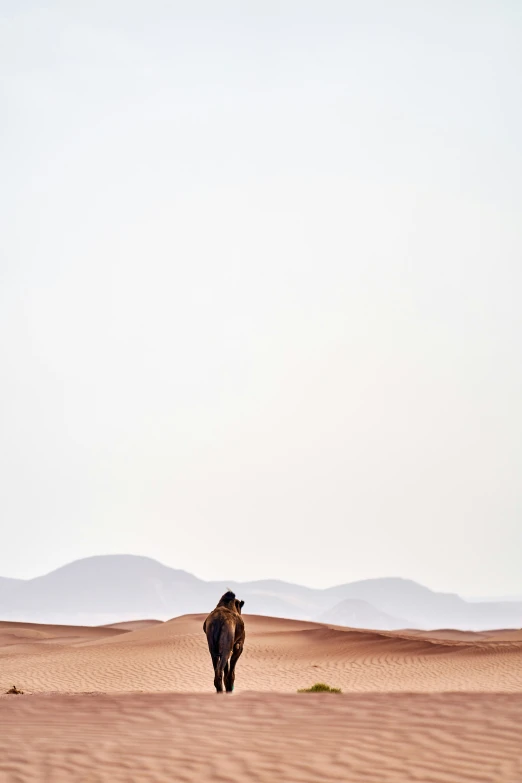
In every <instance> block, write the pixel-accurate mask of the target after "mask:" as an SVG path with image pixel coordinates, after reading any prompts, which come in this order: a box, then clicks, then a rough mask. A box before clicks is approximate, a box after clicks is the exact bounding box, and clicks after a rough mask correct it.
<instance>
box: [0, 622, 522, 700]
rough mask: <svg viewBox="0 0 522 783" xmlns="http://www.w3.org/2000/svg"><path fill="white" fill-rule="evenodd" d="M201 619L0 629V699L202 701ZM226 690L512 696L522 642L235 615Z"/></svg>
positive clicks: (492, 635) (520, 677)
mask: <svg viewBox="0 0 522 783" xmlns="http://www.w3.org/2000/svg"><path fill="white" fill-rule="evenodd" d="M203 620H204V615H185V616H182V617H178V618H174V619H173V620H170V621H168V622H164V623H163V622H156V621H137V622H135V623H121V624H115V625H113V626H108V627H107V626H101V627H97V628H88V627H74V626H43V625H42V626H37V625H34V624H29V623H1V624H0V690H1V692H5V690H7V688H8V687H10V686H11V685H13V684H15V685H17V686H18V687H19V688H22V689H23V690H24V691H26V692H31V693H38V692H46V691H47V692H48V691H53V692H57V691H61V692H90V691H104V692H127V691H141V692H143V691H147V692H155V691H166V692H207V693H208V692H212V667H211V662H210V657H209V654H208V649H207V644H206V639H205V636H204V634H203V630H202V625H203ZM245 622H246V632H247V641H246V645H245V652H244V654H243V656H242V657H241V659H240V661H239V663H238V667H237V679H236V690H237V691H238V692H242V691H246V690H255V691H270V692H287V693H288V692H295V691H296V690H297V689H298V688H302V687H306V686H308V685H311V684H312V683H314V682H317V681H320V680H322V681H325V682H328V683H329V684H330V685H333V686H335V687H341V688H342V689H343V691H345V692H369V691H372V692H373V691H409V692H429V691H494V692H500V691H502V692H510V691H511V692H517V691H521V690H522V634H521V633H520V632H518V631H509V632H508V631H492V632H487V633H481V634H471V633H465V634H463V633H462V632H456V631H448V630H443V631H440V632H438V631H433V632H418V631H379V632H377V631H370V630H355V629H349V628H344V627H338V626H330V625H324V624H320V623H314V622H305V621H297V620H284V619H278V618H269V617H258V616H253V615H250V616H249V615H246V616H245Z"/></svg>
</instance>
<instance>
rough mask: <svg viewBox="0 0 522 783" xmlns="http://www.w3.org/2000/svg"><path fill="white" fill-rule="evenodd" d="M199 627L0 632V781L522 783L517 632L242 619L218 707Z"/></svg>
mask: <svg viewBox="0 0 522 783" xmlns="http://www.w3.org/2000/svg"><path fill="white" fill-rule="evenodd" d="M203 619H204V616H203V615H187V616H184V617H179V618H176V619H174V620H171V621H169V622H166V623H161V622H156V621H154V620H143V621H137V622H125V623H116V624H114V625H111V626H105V627H99V628H91V627H75V626H46V625H34V624H29V623H7V622H6V623H0V693H5V691H7V689H8V688H10V687H11V686H12V685H16V686H17V687H18V688H21V689H22V690H23V691H24V695H23V696H7V695H6V696H1V697H0V779H1V780H2V781H4V780H5V781H7V782H8V783H15V781H16V782H20V781H39V780H46V781H47V780H48V781H55V780H56V781H124V780H125V781H133V780H136V781H167V780H179V781H191V782H195V781H206V780H216V781H236V780H237V781H239V780H241V781H254V782H255V781H274V780H277V781H293V782H295V783H298V781H302V782H303V783H305V782H306V783H308V781H310V783H312V782H313V783H319V781H334V780H335V781H356V782H358V781H365V782H366V783H378V781H386V782H389V781H393V782H394V783H402V782H403V781H410V780H411V781H423V782H426V783H428V781H429V782H432V783H439V782H440V783H443V782H445V783H449V782H450V781H451V782H452V783H453V782H454V781H466V783H480V782H481V781H484V783H486V782H489V781H491V783H493V782H494V783H501V782H503V781H512V782H513V783H515V781H516V782H517V783H520V781H522V631H513V630H511V631H502V630H500V631H489V632H482V633H477V634H474V633H470V632H465V633H464V632H460V631H452V630H441V631H432V632H424V631H423V632H419V631H403V632H401V631H399V632H376V631H362V630H351V629H347V628H341V627H335V626H328V625H321V624H318V623H312V622H299V621H295V620H281V619H274V618H267V617H256V616H248V615H246V616H245V622H246V629H247V640H246V645H245V652H244V654H243V656H242V658H241V659H240V661H239V663H238V666H237V678H236V691H235V692H234V694H232V695H222V696H217V695H216V694H215V693H213V685H212V680H213V673H212V667H211V662H210V657H209V654H208V650H207V646H206V639H205V636H204V634H203V631H202V623H203ZM318 681H322V682H327V683H328V684H330V685H332V686H334V687H340V688H342V690H343V693H342V694H341V695H333V694H297V693H296V690H297V689H298V688H303V687H307V686H310V685H312V684H313V683H314V682H318Z"/></svg>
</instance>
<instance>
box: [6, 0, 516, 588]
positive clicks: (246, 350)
mask: <svg viewBox="0 0 522 783" xmlns="http://www.w3.org/2000/svg"><path fill="white" fill-rule="evenodd" d="M0 9H1V14H0V16H1V22H0V79H1V89H2V93H1V94H2V100H1V116H0V133H1V153H0V154H1V158H0V169H1V176H0V179H1V184H0V191H1V195H0V220H1V246H0V253H1V256H0V260H1V264H0V421H1V425H0V426H1V432H0V520H1V545H0V575H4V576H17V577H30V576H35V575H37V574H41V573H43V572H45V571H48V570H51V569H52V568H55V567H57V566H59V565H61V564H63V563H65V562H67V561H70V560H72V559H75V558H79V557H83V556H87V555H92V554H102V553H111V552H129V553H135V554H143V555H149V556H152V557H156V558H158V559H160V560H161V561H162V562H164V563H166V564H168V565H171V566H174V567H178V568H183V569H186V570H188V571H191V572H193V573H195V574H197V575H198V576H200V577H203V578H208V579H210V578H217V577H219V578H221V577H223V578H227V577H228V578H231V579H254V578H262V577H280V578H284V579H287V580H291V581H297V582H301V583H304V584H308V585H314V586H327V585H331V584H335V583H340V582H346V581H351V580H354V579H360V578H365V577H374V576H388V575H393V576H403V577H411V578H414V579H417V580H419V581H421V582H423V583H424V584H426V585H428V586H430V587H432V588H435V589H445V590H454V591H457V592H461V593H463V594H469V595H472V594H478V595H486V594H487V595H495V594H498V595H502V594H506V593H522V560H521V552H522V480H521V478H522V316H521V313H522V306H521V297H522V263H521V260H522V229H521V215H522V156H521V143H520V140H521V139H522V102H521V90H522V4H521V3H520V2H518V0H487V1H486V0H484V1H481V0H469V1H467V0H451V1H450V0H448V1H445V0H432V1H431V0H423V1H421V2H419V0H410V2H403V1H399V0H393V1H391V0H357V2H355V1H354V0H339V2H335V1H334V0H314V1H313V2H310V1H309V2H306V0H295V1H294V0H286V1H285V0H279V2H275V1H274V0H237V2H232V1H231V0H223V1H222V2H219V3H218V2H215V0H208V2H203V1H201V0H183V2H182V1H181V0H180V1H179V2H176V0H170V1H169V2H167V0H164V1H163V2H161V1H160V0H147V1H146V2H145V0H140V1H139V2H138V1H137V0H99V1H96V0H88V1H87V0H85V1H83V0H62V2H60V1H59V0H50V1H48V2H43V1H42V0H41V1H40V2H26V1H25V0H0Z"/></svg>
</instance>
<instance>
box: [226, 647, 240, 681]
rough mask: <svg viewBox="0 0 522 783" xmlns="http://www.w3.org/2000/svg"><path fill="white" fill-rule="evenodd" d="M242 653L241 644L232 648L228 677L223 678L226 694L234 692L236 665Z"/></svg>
mask: <svg viewBox="0 0 522 783" xmlns="http://www.w3.org/2000/svg"><path fill="white" fill-rule="evenodd" d="M242 652H243V645H242V644H238V645H237V646H235V647H234V652H233V653H232V658H231V659H230V666H229V669H228V677H225V689H226V691H227V693H231V692H232V691H233V690H234V680H235V679H236V663H237V660H238V658H239V656H240V655H241V653H242Z"/></svg>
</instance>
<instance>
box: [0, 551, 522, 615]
mask: <svg viewBox="0 0 522 783" xmlns="http://www.w3.org/2000/svg"><path fill="white" fill-rule="evenodd" d="M229 587H230V588H231V589H233V590H235V591H236V593H237V594H238V595H239V596H240V597H241V598H242V599H243V600H245V612H246V613H248V614H261V615H270V616H272V617H288V618H290V619H296V620H318V621H320V622H330V623H332V624H336V625H352V626H354V627H369V628H374V629H376V630H389V629H390V628H399V627H401V626H402V627H404V626H407V627H409V628H418V629H424V630H427V629H430V628H448V627H451V628H457V629H461V630H487V629H490V628H520V627H522V602H515V601H505V602H502V601H500V602H499V601H496V602H489V601H488V602H470V601H465V600H464V599H462V598H460V596H458V595H455V594H453V593H436V592H434V591H432V590H429V589H428V588H427V587H423V586H422V585H420V584H418V583H417V582H413V581H411V580H407V579H399V578H383V579H367V580H363V581H358V582H349V583H347V584H344V585H338V586H337V587H331V588H328V589H326V590H318V589H313V588H310V587H303V586H300V585H294V584H290V583H288V582H282V581H279V580H277V579H267V580H259V581H255V582H234V581H233V580H229V581H227V582H225V581H213V582H206V581H204V580H202V579H198V578H197V577H195V576H193V575H192V574H189V573H187V572H186V571H182V570H179V569H175V568H169V567H168V566H165V565H162V564H161V563H159V562H157V561H156V560H152V559H151V558H148V557H140V556H136V555H101V556H98V557H88V558H85V559H82V560H76V561H74V562H73V563H69V564H68V565H65V566H62V567H61V568H58V569H56V570H55V571H52V572H51V573H49V574H45V575H44V576H39V577H36V578H35V579H7V578H5V577H0V619H2V620H18V621H24V622H47V623H62V624H66V623H72V624H77V625H78V624H90V625H102V624H108V623H114V622H125V621H128V620H137V619H142V618H145V617H154V618H157V619H159V620H166V619H169V618H171V617H176V616H179V615H181V614H189V613H198V612H202V613H204V612H208V611H210V609H212V608H213V607H214V606H215V604H216V601H217V599H218V598H219V596H220V595H221V594H222V593H223V592H225V590H226V589H227V588H229Z"/></svg>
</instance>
